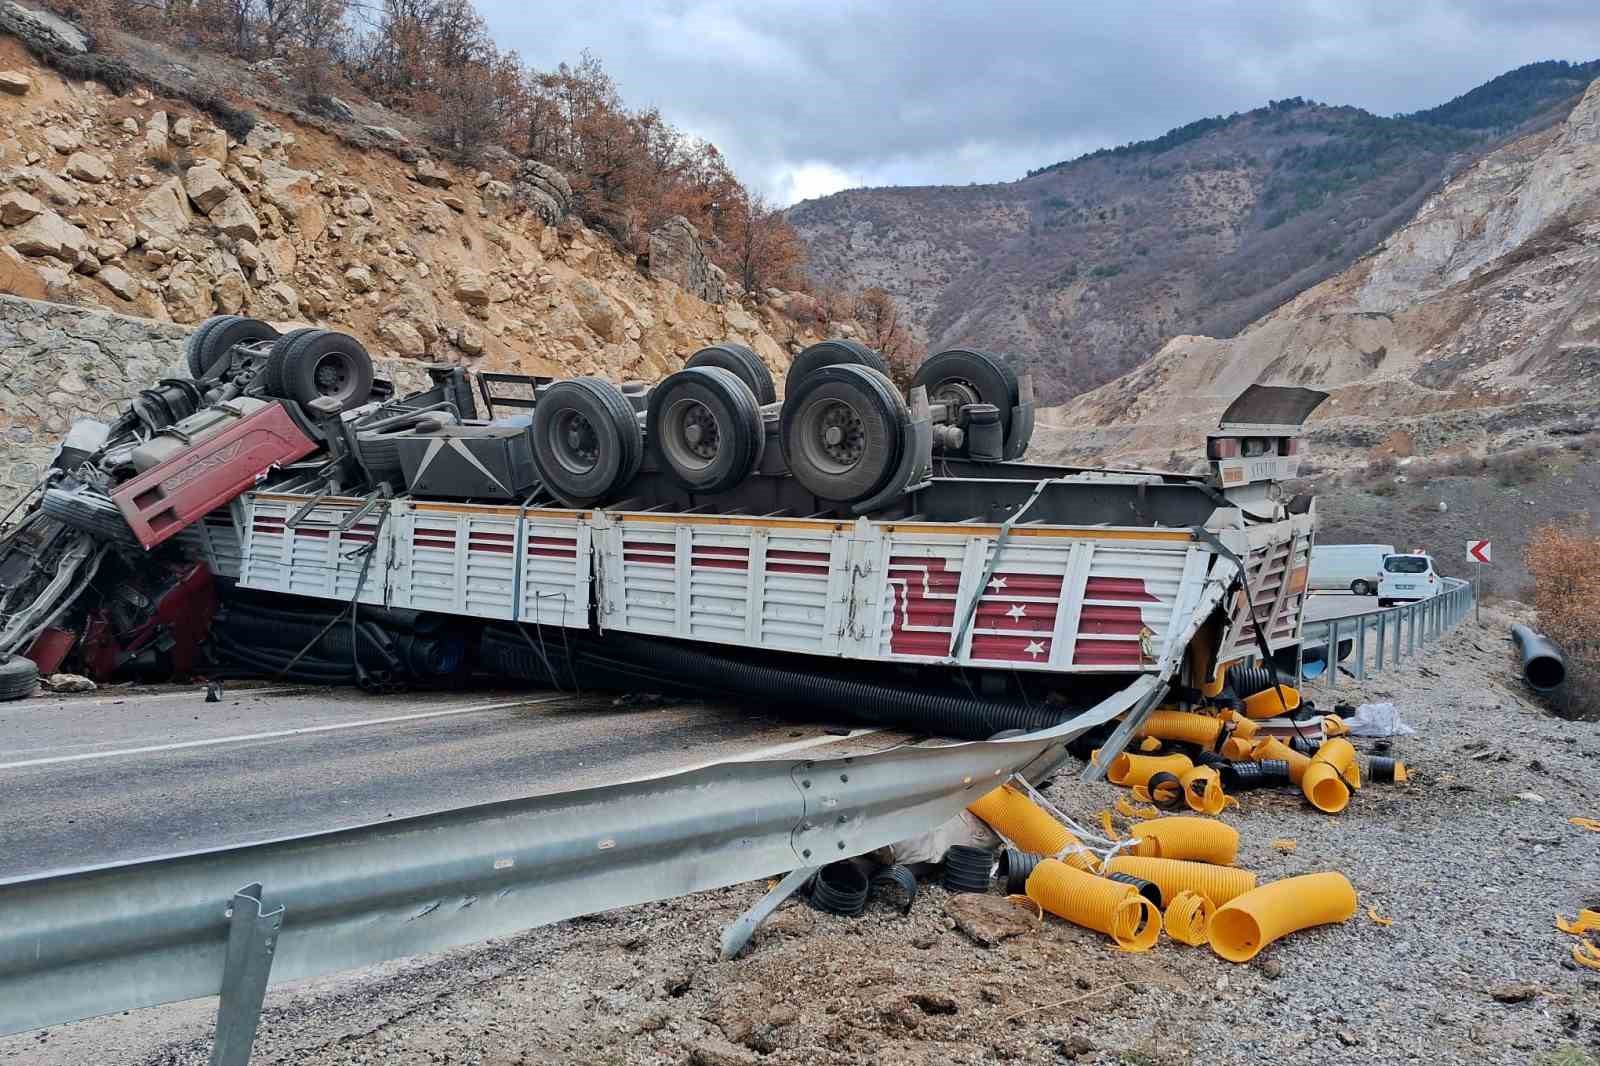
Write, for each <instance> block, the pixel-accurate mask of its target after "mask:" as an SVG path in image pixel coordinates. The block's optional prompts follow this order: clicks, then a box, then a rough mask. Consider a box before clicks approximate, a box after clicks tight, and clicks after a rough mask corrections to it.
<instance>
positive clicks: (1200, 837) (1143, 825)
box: [1130, 815, 1239, 866]
mask: <svg viewBox="0 0 1600 1066" xmlns="http://www.w3.org/2000/svg"><path fill="white" fill-rule="evenodd" d="M1130 832H1131V833H1132V835H1133V838H1134V839H1135V840H1137V841H1138V842H1139V847H1138V849H1137V850H1136V851H1135V854H1137V855H1145V856H1149V857H1152V858H1159V859H1192V860H1198V861H1199V862H1210V863H1216V864H1218V865H1221V866H1227V865H1229V864H1230V863H1232V862H1233V860H1234V859H1236V858H1238V857H1239V831H1238V830H1237V829H1235V828H1234V827H1233V826H1231V825H1227V824H1225V823H1223V822H1218V821H1216V820H1214V819H1211V818H1188V817H1185V816H1183V815H1179V816H1177V817H1174V818H1155V819H1152V820H1151V821H1148V822H1140V823H1139V824H1138V825H1135V826H1133V827H1132V829H1131V830H1130Z"/></svg>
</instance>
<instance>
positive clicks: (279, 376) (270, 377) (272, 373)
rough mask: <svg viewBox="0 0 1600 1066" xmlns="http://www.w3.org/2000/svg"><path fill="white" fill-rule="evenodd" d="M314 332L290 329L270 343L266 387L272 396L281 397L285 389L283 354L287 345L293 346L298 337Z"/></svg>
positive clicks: (307, 329) (306, 328)
mask: <svg viewBox="0 0 1600 1066" xmlns="http://www.w3.org/2000/svg"><path fill="white" fill-rule="evenodd" d="M314 332H316V331H315V330H313V329H311V328H310V327H304V328H301V329H291V330H290V331H289V332H288V333H285V334H284V335H283V336H281V337H279V338H278V339H277V340H275V341H273V342H272V348H271V350H269V351H268V352H267V376H266V385H267V392H268V393H270V394H271V395H273V396H282V395H283V390H284V387H285V386H284V384H283V353H284V352H286V351H288V350H289V345H291V344H293V343H294V342H295V341H296V340H298V339H299V338H300V337H303V336H304V335H305V334H307V333H314Z"/></svg>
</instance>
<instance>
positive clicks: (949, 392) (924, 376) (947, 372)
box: [911, 348, 1019, 439]
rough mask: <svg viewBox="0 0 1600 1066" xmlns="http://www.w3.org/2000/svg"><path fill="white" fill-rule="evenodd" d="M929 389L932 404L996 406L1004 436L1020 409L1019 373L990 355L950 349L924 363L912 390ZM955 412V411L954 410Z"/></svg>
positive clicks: (913, 381) (1006, 434) (957, 406)
mask: <svg viewBox="0 0 1600 1066" xmlns="http://www.w3.org/2000/svg"><path fill="white" fill-rule="evenodd" d="M918 385H921V386H923V387H925V388H926V389H927V390H928V402H929V403H942V404H948V405H950V406H951V407H952V408H957V409H958V408H960V407H961V406H963V405H964V404H969V403H987V404H993V405H994V406H995V407H996V408H998V409H999V411H1000V432H1001V437H1002V438H1003V439H1004V438H1009V437H1010V436H1011V412H1012V410H1013V409H1014V408H1015V407H1016V406H1017V397H1018V395H1019V386H1018V384H1017V373H1016V371H1015V370H1012V369H1011V367H1010V366H1009V365H1008V364H1007V363H1006V361H1005V360H1004V359H1001V358H1000V357H999V356H997V355H994V354H992V353H990V352H980V351H975V350H973V349H970V348H950V349H947V350H946V351H942V352H937V353H935V354H933V355H930V356H928V358H926V359H924V360H923V361H922V365H921V366H919V367H917V372H916V374H914V375H913V376H912V378H911V387H912V388H916V387H917V386H918ZM951 413H952V414H954V413H955V411H954V410H952V411H951Z"/></svg>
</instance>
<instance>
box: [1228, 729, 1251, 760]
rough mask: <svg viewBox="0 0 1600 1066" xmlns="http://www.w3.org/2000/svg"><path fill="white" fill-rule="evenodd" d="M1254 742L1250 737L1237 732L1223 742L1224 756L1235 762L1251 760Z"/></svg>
mask: <svg viewBox="0 0 1600 1066" xmlns="http://www.w3.org/2000/svg"><path fill="white" fill-rule="evenodd" d="M1254 744H1255V742H1254V741H1252V740H1251V739H1250V738H1249V737H1241V736H1238V735H1237V734H1235V735H1234V736H1231V737H1229V738H1228V739H1227V740H1224V741H1223V742H1222V757H1223V758H1224V759H1229V760H1231V761H1233V762H1249V761H1250V759H1251V758H1252V757H1253V756H1252V755H1251V754H1250V749H1251V748H1252V747H1253V746H1254Z"/></svg>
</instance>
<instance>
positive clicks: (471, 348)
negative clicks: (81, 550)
mask: <svg viewBox="0 0 1600 1066" xmlns="http://www.w3.org/2000/svg"><path fill="white" fill-rule="evenodd" d="M455 343H456V347H457V348H460V349H461V350H462V351H463V352H466V353H467V354H468V355H482V354H483V330H481V329H479V328H478V327H477V326H466V325H464V326H462V327H461V329H460V330H459V331H457V332H456V334H455Z"/></svg>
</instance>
